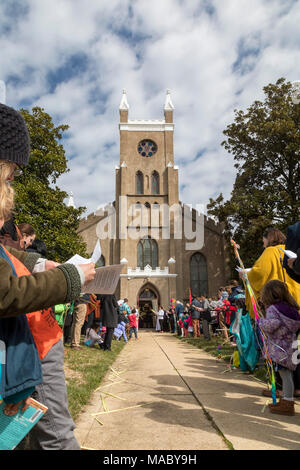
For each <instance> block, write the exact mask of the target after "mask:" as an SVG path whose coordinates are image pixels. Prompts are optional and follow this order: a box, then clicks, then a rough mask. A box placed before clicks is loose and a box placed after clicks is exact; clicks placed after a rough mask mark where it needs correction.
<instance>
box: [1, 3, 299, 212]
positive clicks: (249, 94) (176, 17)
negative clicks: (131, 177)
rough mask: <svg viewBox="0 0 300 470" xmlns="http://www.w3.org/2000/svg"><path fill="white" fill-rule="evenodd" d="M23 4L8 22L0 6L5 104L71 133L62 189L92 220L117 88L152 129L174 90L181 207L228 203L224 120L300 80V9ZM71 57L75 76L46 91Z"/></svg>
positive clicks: (109, 152)
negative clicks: (280, 85)
mask: <svg viewBox="0 0 300 470" xmlns="http://www.w3.org/2000/svg"><path fill="white" fill-rule="evenodd" d="M21 4H22V8H23V9H24V12H23V14H22V15H18V14H17V13H18V9H17V7H16V10H15V12H16V15H15V16H14V17H13V16H8V15H7V9H6V7H5V6H4V4H2V3H1V4H0V50H1V51H5V53H4V54H1V61H0V79H2V80H6V81H7V80H8V79H9V78H10V77H14V81H8V86H7V103H8V104H10V105H12V106H15V107H19V106H20V105H21V103H22V102H25V103H26V106H27V107H31V106H33V105H36V104H38V105H40V106H42V107H44V108H45V110H46V111H47V112H49V113H50V114H51V115H52V116H53V117H54V119H55V123H57V124H61V123H67V124H69V125H70V129H69V131H68V132H67V133H66V136H67V139H66V140H65V141H64V145H65V148H66V151H67V155H68V156H69V157H72V158H71V160H70V162H69V167H70V169H71V172H69V173H68V174H66V175H64V176H63V177H62V178H61V179H60V181H59V184H60V185H61V186H62V187H64V189H66V190H67V191H73V193H74V198H75V203H76V205H77V206H78V205H79V204H81V205H85V206H87V207H88V210H89V211H92V210H95V209H96V207H98V206H99V205H100V204H105V202H107V201H112V200H113V199H114V187H115V172H114V167H115V164H117V163H118V161H119V134H118V122H119V115H118V107H119V103H120V99H121V93H122V89H123V88H126V89H127V94H128V100H129V105H130V118H137V119H142V118H145V119H150V118H154V119H161V118H162V117H163V104H164V94H165V90H166V88H171V90H172V100H173V103H174V105H175V113H174V118H175V158H176V161H177V162H178V163H179V164H180V166H181V167H180V173H179V180H180V184H181V185H183V189H182V192H181V194H180V199H181V200H182V201H183V202H186V203H193V204H196V203H199V202H201V203H206V202H208V200H209V198H210V197H215V196H216V195H218V194H219V192H223V193H224V195H225V196H226V197H228V196H229V194H230V191H231V188H232V184H233V182H234V176H235V170H234V167H233V160H232V157H231V156H230V155H227V154H226V152H225V151H224V149H223V148H222V147H221V146H220V143H221V141H222V140H223V134H222V131H223V129H225V127H226V126H227V124H229V123H230V122H232V119H233V109H234V108H246V107H247V106H249V105H250V104H251V102H253V100H254V99H260V98H262V97H263V93H262V87H263V86H265V85H266V84H267V83H269V82H275V81H276V80H277V79H278V78H279V77H281V76H285V77H286V78H287V79H288V80H291V81H293V80H296V79H299V78H300V60H299V59H300V52H299V51H300V47H299V46H300V32H299V26H298V25H299V24H300V5H299V2H295V1H292V0H251V2H249V0H226V2H225V1H219V0H211V1H207V0H186V1H184V0H163V1H161V0H152V1H151V2H149V1H148V0H138V1H129V0H110V2H99V1H97V0H43V1H42V2H38V1H36V0H22V2H21ZM26 8H27V12H26V13H25V10H26ZM1 31H3V34H1ZM80 54H81V55H84V57H85V58H86V60H85V62H84V67H81V68H80V67H79V69H78V73H77V74H76V75H73V76H72V74H71V73H70V72H71V71H70V70H68V71H67V72H69V73H67V74H66V76H65V78H64V77H61V78H60V81H58V82H57V83H55V82H53V80H54V79H53V77H55V76H56V77H57V75H58V72H57V71H58V70H59V69H60V68H62V70H63V67H65V66H66V63H68V61H69V60H70V58H71V57H73V58H74V57H79V55H80ZM75 68H76V67H75ZM65 72H66V70H65ZM49 74H50V75H49ZM51 77H52V78H51ZM200 151H202V152H203V154H202V156H201V157H200V158H198V160H195V158H196V156H197V155H198V154H199V152H200Z"/></svg>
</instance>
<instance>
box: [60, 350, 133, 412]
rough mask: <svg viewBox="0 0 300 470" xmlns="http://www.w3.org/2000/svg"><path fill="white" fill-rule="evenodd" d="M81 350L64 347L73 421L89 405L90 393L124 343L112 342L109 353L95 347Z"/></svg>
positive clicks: (99, 381)
mask: <svg viewBox="0 0 300 470" xmlns="http://www.w3.org/2000/svg"><path fill="white" fill-rule="evenodd" d="M81 346H82V349H81V350H74V349H71V348H70V347H65V369H67V371H68V373H67V374H66V382H67V391H68V401H69V411H70V413H71V416H72V418H73V420H74V421H75V420H76V419H77V418H78V416H79V414H80V412H81V410H82V408H83V407H84V406H85V405H87V404H88V403H89V400H90V398H91V395H92V393H93V392H94V390H95V389H96V388H97V387H99V385H100V384H101V381H102V379H103V378H104V376H105V375H106V373H107V372H108V370H109V368H110V367H111V366H112V364H113V363H114V361H115V360H116V358H117V356H118V355H119V353H120V352H121V350H122V349H123V347H124V346H125V342H124V341H113V342H112V346H111V351H102V350H101V349H100V348H99V346H97V345H95V346H94V347H92V348H90V347H87V346H84V345H81ZM72 372H73V374H72Z"/></svg>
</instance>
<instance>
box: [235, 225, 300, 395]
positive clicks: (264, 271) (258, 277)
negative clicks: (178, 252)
mask: <svg viewBox="0 0 300 470" xmlns="http://www.w3.org/2000/svg"><path fill="white" fill-rule="evenodd" d="M263 244H264V248H265V249H264V251H263V253H262V255H261V256H260V257H259V258H258V260H257V261H256V262H255V263H254V266H253V267H252V268H251V271H249V272H248V273H247V274H248V279H249V282H250V284H251V287H252V289H253V292H254V295H255V297H256V299H257V300H259V299H260V292H261V290H262V288H263V286H264V285H265V284H266V283H267V282H269V281H272V280H273V279H279V280H280V281H282V282H285V283H286V285H287V287H288V290H289V293H290V294H291V296H292V297H293V298H294V299H295V301H296V303H297V304H298V305H300V284H299V283H297V282H296V281H294V280H293V279H292V278H291V277H290V276H289V275H288V274H287V272H286V270H285V269H284V268H283V266H282V262H283V257H284V253H283V252H282V251H281V250H282V249H284V248H285V235H284V234H283V233H282V232H280V230H278V229H275V228H269V229H267V230H266V231H265V233H264V235H263ZM240 277H243V273H242V272H241V273H240ZM246 307H247V310H248V312H249V315H250V316H252V318H254V311H253V308H252V303H251V299H250V296H249V293H248V292H247V290H246ZM299 367H300V365H298V367H297V369H296V371H295V372H294V383H295V391H294V394H295V395H294V396H297V397H299V396H300V386H299V384H300V382H299ZM262 394H263V395H264V396H271V391H270V390H263V392H262ZM276 394H278V396H280V392H278V391H277V392H276Z"/></svg>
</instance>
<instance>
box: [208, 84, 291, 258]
mask: <svg viewBox="0 0 300 470" xmlns="http://www.w3.org/2000/svg"><path fill="white" fill-rule="evenodd" d="M291 88H292V85H291V83H289V82H286V80H285V79H284V78H280V79H279V80H278V81H277V82H276V84H269V85H267V86H265V87H264V89H263V90H264V93H265V99H264V101H263V102H261V101H254V103H253V104H252V105H251V106H250V107H249V108H248V109H247V110H246V111H238V110H235V119H234V122H233V123H232V124H230V125H228V126H227V128H226V129H225V131H224V132H223V133H224V134H225V136H226V140H224V142H222V145H223V146H224V147H225V149H226V150H227V151H228V152H229V153H231V154H232V155H233V156H234V161H235V165H234V166H235V168H236V169H237V176H236V179H235V183H234V186H233V191H232V193H231V198H230V199H229V200H228V201H224V198H223V195H222V194H220V195H219V196H218V197H217V198H216V199H215V200H212V199H210V203H209V205H208V212H209V214H211V215H214V216H216V217H217V218H218V219H219V221H221V222H224V223H225V230H226V234H227V237H228V240H229V239H230V238H231V237H233V238H234V239H235V240H236V241H237V243H239V245H240V246H241V251H240V253H241V256H242V259H243V260H244V264H245V265H247V266H252V264H253V262H254V261H255V260H256V259H257V258H258V256H259V255H260V254H261V252H262V241H261V240H262V234H263V232H264V230H265V229H266V228H267V227H268V226H273V227H277V228H279V229H280V230H282V231H283V232H284V233H285V231H286V228H287V226H288V225H290V224H293V223H295V222H296V221H298V220H299V219H300V217H299V216H300V157H299V155H300V105H295V104H293V102H292V99H291ZM232 263H233V264H236V263H235V262H234V261H233V260H232Z"/></svg>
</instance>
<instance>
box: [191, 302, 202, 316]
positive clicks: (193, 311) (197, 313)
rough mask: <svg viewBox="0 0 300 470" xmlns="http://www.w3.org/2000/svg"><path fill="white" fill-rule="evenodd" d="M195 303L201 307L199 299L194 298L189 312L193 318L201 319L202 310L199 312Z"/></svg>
mask: <svg viewBox="0 0 300 470" xmlns="http://www.w3.org/2000/svg"><path fill="white" fill-rule="evenodd" d="M193 305H195V307H199V308H200V307H201V304H200V302H199V300H197V299H193V300H192V304H191V307H190V310H189V312H190V315H191V319H192V320H200V312H198V310H196V309H194V308H193Z"/></svg>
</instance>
